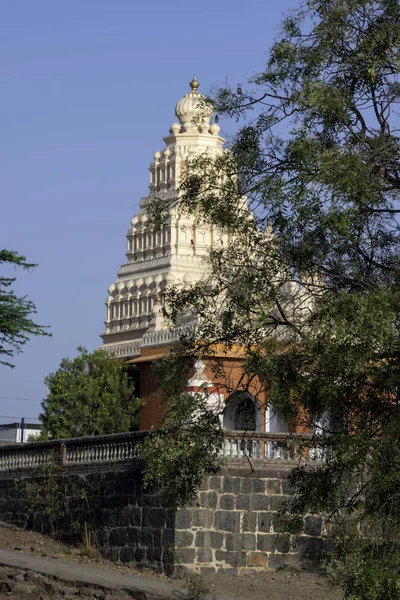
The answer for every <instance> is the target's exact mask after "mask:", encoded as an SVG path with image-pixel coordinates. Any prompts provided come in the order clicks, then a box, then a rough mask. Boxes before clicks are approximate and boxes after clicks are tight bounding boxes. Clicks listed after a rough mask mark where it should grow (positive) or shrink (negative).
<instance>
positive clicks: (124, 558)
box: [119, 548, 136, 563]
mask: <svg viewBox="0 0 400 600" xmlns="http://www.w3.org/2000/svg"><path fill="white" fill-rule="evenodd" d="M119 560H120V561H121V562H123V563H129V562H134V561H135V560H136V559H135V548H121V550H120V552H119Z"/></svg>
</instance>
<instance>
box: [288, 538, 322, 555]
mask: <svg viewBox="0 0 400 600" xmlns="http://www.w3.org/2000/svg"><path fill="white" fill-rule="evenodd" d="M323 547H324V543H323V540H322V538H317V537H309V536H305V535H304V536H303V535H298V536H294V537H293V538H292V551H293V552H299V553H300V554H305V555H308V556H316V555H318V554H319V553H320V552H322V551H323Z"/></svg>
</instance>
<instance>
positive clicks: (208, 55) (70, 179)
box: [0, 0, 296, 422]
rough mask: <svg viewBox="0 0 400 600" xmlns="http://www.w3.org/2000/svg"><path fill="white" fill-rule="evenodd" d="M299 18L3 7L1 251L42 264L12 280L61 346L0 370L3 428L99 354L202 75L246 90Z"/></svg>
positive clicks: (238, 10) (109, 5) (114, 2)
mask: <svg viewBox="0 0 400 600" xmlns="http://www.w3.org/2000/svg"><path fill="white" fill-rule="evenodd" d="M295 5H296V3H295V1H294V0H292V1H289V0H281V1H280V2H272V1H270V0H264V1H260V0H258V1H257V0H248V1H247V2H238V1H237V0H229V1H228V0H215V1H211V0H202V2H187V1H185V2H183V1H181V0H179V1H176V0H170V2H161V1H160V0H153V1H152V2H148V3H144V2H141V1H138V0H107V1H106V0H68V1H65V0H64V1H63V2H61V1H59V2H55V1H54V0H35V1H34V2H33V1H32V0H3V1H2V2H1V3H0V76H1V81H2V91H1V94H0V125H1V127H0V130H1V136H0V193H1V198H2V211H1V220H0V235H1V242H0V246H1V247H4V248H8V249H15V250H17V251H19V252H20V253H22V254H25V255H26V256H27V258H28V259H29V261H33V262H36V263H38V264H39V266H38V268H37V269H35V270H34V271H33V272H31V273H26V274H25V273H24V274H21V273H18V272H17V273H16V275H17V277H18V279H17V283H16V285H15V289H16V291H17V293H18V294H20V295H23V294H27V295H28V296H29V297H30V298H31V299H32V300H33V301H34V302H35V303H36V306H37V309H38V315H37V321H38V322H40V323H41V324H45V325H50V326H51V331H52V334H53V337H52V338H37V339H33V340H31V341H30V342H28V343H27V344H26V346H25V349H24V352H23V353H22V354H20V355H19V356H17V358H16V360H15V364H16V368H15V369H12V370H11V369H8V368H6V367H2V366H0V422H7V420H9V419H8V418H5V417H22V416H25V417H26V418H28V419H30V418H33V417H37V415H38V413H39V412H40V401H41V399H42V398H43V397H44V396H45V395H46V387H45V385H44V382H43V380H44V377H45V376H46V375H47V374H48V373H49V372H52V371H54V370H56V369H57V367H58V365H59V363H60V360H61V358H62V357H64V356H70V357H72V356H74V355H75V354H76V347H77V346H78V345H84V346H86V347H87V348H88V349H90V350H92V349H94V348H96V347H98V346H99V345H100V342H101V340H100V338H99V337H98V336H99V334H100V333H101V332H102V331H103V321H104V316H105V310H104V302H105V299H106V294H107V287H108V286H109V285H110V284H111V283H112V282H113V281H114V279H115V277H116V273H117V270H118V268H119V266H120V265H121V263H122V262H124V259H125V256H124V252H125V234H126V232H127V229H128V227H129V222H130V219H131V218H132V216H133V214H134V213H135V211H136V209H137V206H138V202H139V200H140V198H141V196H144V195H146V194H147V191H148V190H147V185H148V170H147V169H148V166H149V163H150V161H151V160H152V156H153V154H154V152H155V151H156V150H158V149H159V148H162V137H163V136H165V135H167V134H168V129H169V127H170V125H171V124H172V122H173V121H175V116H174V107H175V104H176V102H177V101H178V100H179V99H180V98H181V97H182V96H183V94H185V93H187V91H188V89H189V88H188V82H189V81H190V80H191V78H192V76H193V74H194V73H196V75H197V78H198V80H199V81H200V83H201V87H200V91H203V92H207V91H208V90H209V89H210V88H211V87H212V86H214V85H216V84H218V83H224V81H225V80H226V79H227V80H228V82H230V83H231V84H233V85H236V84H237V83H238V82H244V81H245V80H246V78H247V77H248V76H250V75H251V74H252V73H253V72H256V71H259V70H261V69H262V68H263V65H264V63H265V60H266V58H267V55H268V48H269V47H270V45H271V43H272V42H273V40H274V38H275V37H276V35H277V31H278V29H277V28H278V26H279V22H280V21H281V19H282V16H283V14H284V12H286V11H287V10H288V9H289V8H290V7H293V6H295ZM220 125H221V126H222V133H223V132H224V129H225V130H226V131H227V132H229V131H233V128H234V124H230V123H226V122H224V121H222V122H220ZM15 398H20V399H24V400H16V399H15Z"/></svg>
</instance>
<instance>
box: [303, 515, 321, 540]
mask: <svg viewBox="0 0 400 600" xmlns="http://www.w3.org/2000/svg"><path fill="white" fill-rule="evenodd" d="M304 523H305V526H304V533H305V534H306V535H312V536H314V537H318V536H320V535H321V531H322V518H321V517H314V516H311V515H310V516H308V517H306V518H305V519H304Z"/></svg>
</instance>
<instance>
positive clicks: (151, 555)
mask: <svg viewBox="0 0 400 600" xmlns="http://www.w3.org/2000/svg"><path fill="white" fill-rule="evenodd" d="M146 556H147V560H148V561H149V562H151V563H156V564H157V563H160V562H161V557H162V548H160V546H152V547H151V548H147V552H146Z"/></svg>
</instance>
